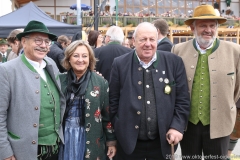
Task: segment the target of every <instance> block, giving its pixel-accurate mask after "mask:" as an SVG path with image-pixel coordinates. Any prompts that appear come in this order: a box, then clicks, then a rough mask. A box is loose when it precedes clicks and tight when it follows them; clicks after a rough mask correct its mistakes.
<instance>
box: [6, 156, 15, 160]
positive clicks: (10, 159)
mask: <svg viewBox="0 0 240 160" xmlns="http://www.w3.org/2000/svg"><path fill="white" fill-rule="evenodd" d="M4 160H16V158H15V157H14V156H11V157H8V158H7V159H4Z"/></svg>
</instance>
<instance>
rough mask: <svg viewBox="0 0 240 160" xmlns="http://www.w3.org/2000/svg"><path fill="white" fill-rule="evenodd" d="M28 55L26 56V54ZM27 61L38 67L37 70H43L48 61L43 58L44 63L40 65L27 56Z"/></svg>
mask: <svg viewBox="0 0 240 160" xmlns="http://www.w3.org/2000/svg"><path fill="white" fill-rule="evenodd" d="M25 57H26V56H25ZM26 59H27V61H28V62H29V63H30V64H31V65H32V66H33V67H34V68H35V69H36V70H43V68H45V67H46V65H47V64H46V62H45V61H44V60H42V63H41V64H40V65H39V63H38V62H36V61H32V60H30V59H28V58H27V57H26Z"/></svg>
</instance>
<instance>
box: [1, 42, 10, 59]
mask: <svg viewBox="0 0 240 160" xmlns="http://www.w3.org/2000/svg"><path fill="white" fill-rule="evenodd" d="M7 49H8V42H7V41H6V40H5V39H0V62H2V63H4V62H7V57H8V54H9V52H7Z"/></svg>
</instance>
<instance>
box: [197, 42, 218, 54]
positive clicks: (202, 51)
mask: <svg viewBox="0 0 240 160" xmlns="http://www.w3.org/2000/svg"><path fill="white" fill-rule="evenodd" d="M213 44H214V41H213V43H212V44H211V45H210V46H209V47H207V48H206V49H202V48H200V46H199V44H198V42H197V41H196V46H197V49H198V50H199V51H200V53H201V54H205V53H206V52H207V50H208V49H210V48H212V46H213Z"/></svg>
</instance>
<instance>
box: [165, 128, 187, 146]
mask: <svg viewBox="0 0 240 160" xmlns="http://www.w3.org/2000/svg"><path fill="white" fill-rule="evenodd" d="M182 138H183V134H182V133H181V132H179V131H177V130H176V129H173V128H171V129H169V130H168V132H167V134H166V139H167V141H168V143H169V144H174V145H176V144H178V142H180V141H181V140H182Z"/></svg>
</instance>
